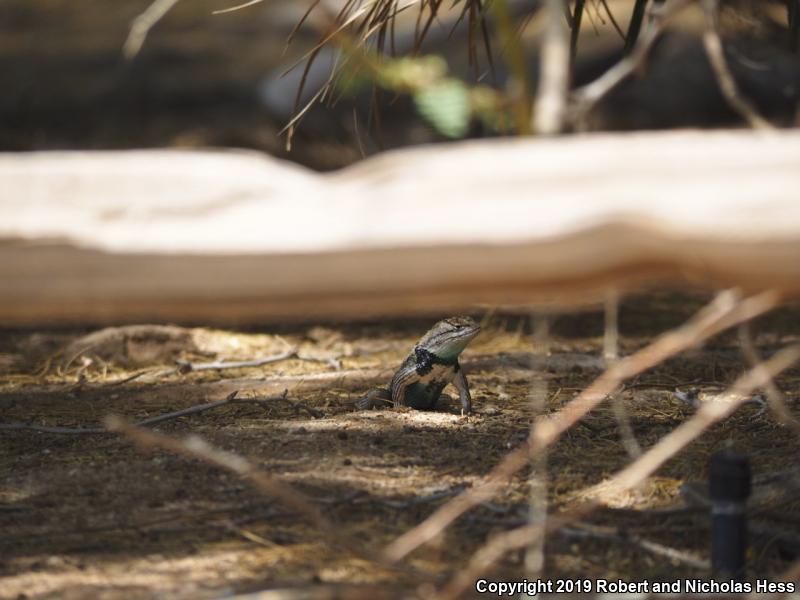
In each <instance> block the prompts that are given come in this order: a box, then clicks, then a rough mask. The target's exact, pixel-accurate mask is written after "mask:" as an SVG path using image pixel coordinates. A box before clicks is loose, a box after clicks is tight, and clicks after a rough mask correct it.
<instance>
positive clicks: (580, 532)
mask: <svg viewBox="0 0 800 600" xmlns="http://www.w3.org/2000/svg"><path fill="white" fill-rule="evenodd" d="M558 533H559V534H560V535H564V536H567V537H573V538H579V539H580V538H597V539H601V540H610V541H613V542H619V543H622V544H625V545H626V546H628V545H633V546H636V547H637V548H641V549H642V550H646V551H647V552H650V553H652V554H655V555H656V556H663V557H665V558H668V559H669V560H670V561H677V562H679V563H682V564H684V565H687V566H689V567H691V568H693V569H699V570H703V571H708V570H710V569H711V562H710V561H708V560H705V559H701V558H696V557H695V556H692V555H691V554H689V553H688V552H683V551H681V550H678V549H676V548H671V547H669V546H665V545H664V544H659V543H658V542H654V541H652V540H648V539H645V538H643V537H640V536H638V535H636V534H633V533H629V532H627V531H620V530H619V529H617V528H612V529H609V528H599V527H590V526H588V525H585V524H579V525H578V526H577V527H562V528H561V529H560V530H559V532H558Z"/></svg>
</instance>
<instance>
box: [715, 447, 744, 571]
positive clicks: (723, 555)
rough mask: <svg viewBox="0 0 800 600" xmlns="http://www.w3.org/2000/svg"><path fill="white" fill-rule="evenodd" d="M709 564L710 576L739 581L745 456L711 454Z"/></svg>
mask: <svg viewBox="0 0 800 600" xmlns="http://www.w3.org/2000/svg"><path fill="white" fill-rule="evenodd" d="M709 488H710V490H709V491H710V495H711V567H712V570H713V572H714V575H715V576H717V577H721V578H733V579H736V580H739V581H741V580H742V578H743V577H744V565H745V552H746V551H747V513H746V503H747V498H748V496H750V463H749V461H748V460H747V457H746V456H742V455H741V454H735V453H733V452H720V453H719V454H715V455H714V456H712V457H711V466H710V469H709Z"/></svg>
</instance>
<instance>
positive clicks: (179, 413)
mask: <svg viewBox="0 0 800 600" xmlns="http://www.w3.org/2000/svg"><path fill="white" fill-rule="evenodd" d="M287 393H288V390H284V391H283V393H282V394H280V395H278V396H270V397H269V398H246V399H245V398H237V394H238V392H231V393H230V394H228V396H227V397H226V398H225V399H224V400H217V401H216V402H207V403H205V404H197V405H195V406H190V407H189V408H183V409H181V410H176V411H173V412H168V413H164V414H162V415H156V416H155V417H149V418H147V419H143V420H141V421H137V422H136V423H135V424H134V426H135V427H145V426H147V425H155V424H156V423H163V422H164V421H171V420H173V419H178V418H180V417H186V416H188V415H196V414H199V413H201V412H205V411H207V410H212V409H214V408H219V407H221V406H227V405H228V404H234V403H257V404H261V403H264V402H268V401H270V400H286V401H287V402H291V401H290V400H289V399H288V398H287V397H286V395H287ZM291 404H292V405H293V406H298V405H299V404H300V403H294V402H291ZM300 408H304V409H305V410H307V411H309V412H311V414H312V416H315V417H317V418H319V417H320V416H322V414H321V413H320V412H319V411H313V409H310V408H309V407H307V406H305V405H303V406H300ZM314 413H316V414H314ZM0 431H39V432H41V433H60V434H65V435H81V434H94V435H97V434H104V433H108V429H107V428H106V427H47V426H44V425H28V424H27V423H0Z"/></svg>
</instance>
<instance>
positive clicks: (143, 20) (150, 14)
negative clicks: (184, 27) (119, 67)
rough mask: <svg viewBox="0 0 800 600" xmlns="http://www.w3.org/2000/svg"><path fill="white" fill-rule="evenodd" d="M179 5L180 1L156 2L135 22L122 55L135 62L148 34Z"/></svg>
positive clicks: (166, 0)
mask: <svg viewBox="0 0 800 600" xmlns="http://www.w3.org/2000/svg"><path fill="white" fill-rule="evenodd" d="M177 3H178V0H154V2H153V3H152V4H151V5H150V6H148V7H147V9H146V10H145V11H144V12H143V13H141V14H140V15H139V16H138V17H136V18H135V19H134V20H133V23H132V24H131V29H130V31H129V32H128V37H127V38H126V39H125V44H124V45H123V46H122V54H123V55H124V56H125V58H126V59H128V60H133V59H134V58H135V57H136V55H137V54H139V50H141V49H142V44H144V40H145V38H146V37H147V34H148V33H149V32H150V30H151V29H152V28H153V27H154V26H155V24H156V23H158V22H159V21H160V20H161V19H162V17H163V16H164V15H165V14H167V13H168V12H169V10H170V9H171V8H172V7H173V6H175V4H177Z"/></svg>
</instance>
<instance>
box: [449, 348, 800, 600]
mask: <svg viewBox="0 0 800 600" xmlns="http://www.w3.org/2000/svg"><path fill="white" fill-rule="evenodd" d="M798 360H800V345H795V346H791V347H789V348H786V349H784V350H781V351H780V352H778V353H777V354H775V356H773V357H772V358H771V359H770V360H768V361H766V362H764V363H762V364H760V365H758V366H757V367H756V368H754V369H751V370H750V371H748V372H747V373H745V374H744V375H742V376H741V377H740V378H739V379H737V380H736V382H734V384H733V385H732V386H731V387H730V389H729V390H728V392H726V393H725V394H724V395H723V398H722V399H720V401H719V402H715V403H709V404H707V405H704V406H703V408H701V409H700V410H699V411H698V412H697V414H695V416H694V417H692V418H691V419H690V420H689V421H686V422H685V423H684V424H683V425H681V426H680V427H678V428H677V429H675V430H674V431H673V432H672V433H670V434H668V435H666V436H665V437H664V438H662V439H661V441H660V442H658V443H657V444H656V445H655V446H654V447H653V448H651V449H650V450H648V451H647V452H646V453H645V454H644V455H642V457H641V458H639V459H638V460H637V461H635V462H634V463H633V464H631V465H629V466H628V467H626V468H625V469H623V470H622V471H620V472H618V473H617V474H616V475H614V476H612V477H611V478H609V479H607V480H606V481H605V482H603V483H601V484H599V485H596V486H593V487H592V488H590V489H589V490H588V492H587V494H586V495H587V496H589V497H592V496H594V498H592V499H591V500H590V501H588V502H584V503H582V504H580V505H577V506H575V507H574V508H571V509H567V510H566V511H562V512H560V513H557V514H555V515H552V516H550V517H549V521H548V526H547V528H546V529H547V532H546V533H551V532H554V531H558V530H560V529H561V528H562V527H564V526H566V525H568V524H569V523H574V522H575V521H576V520H578V519H580V518H583V517H585V516H586V515H588V514H589V513H591V512H592V511H594V510H595V509H597V508H599V507H600V506H602V497H608V495H609V494H611V493H613V494H616V493H619V492H622V491H626V490H629V489H631V488H633V487H634V486H636V485H638V484H639V483H641V482H642V481H644V479H645V478H647V477H648V476H650V475H651V474H652V473H653V472H654V471H655V470H656V469H657V468H658V467H660V466H661V465H662V464H663V463H664V462H665V461H666V460H667V459H669V458H670V457H671V456H673V455H674V454H676V453H677V452H678V451H679V450H681V449H682V448H683V447H685V446H686V445H687V444H689V443H690V442H691V441H693V440H694V439H695V438H697V436H699V435H700V434H701V433H702V432H703V431H705V430H706V429H707V428H708V427H710V426H711V425H713V424H714V423H716V422H718V421H720V420H721V419H724V418H726V417H728V416H730V415H731V414H732V413H733V412H734V411H735V410H736V408H738V407H739V406H740V405H741V404H743V403H744V401H745V400H746V399H747V398H748V397H749V396H750V394H751V393H752V392H753V390H755V389H757V388H759V387H762V386H764V385H765V383H766V382H768V381H769V380H770V379H771V378H772V377H774V376H776V375H778V374H779V373H780V372H782V371H784V370H785V369H788V368H789V367H791V366H792V365H793V364H794V363H795V362H797V361H798ZM538 534H541V528H540V527H537V526H534V525H530V524H528V525H523V526H522V527H518V528H517V529H512V530H511V531H507V532H504V533H502V534H500V535H498V536H496V537H495V538H493V539H491V540H490V541H489V542H487V543H486V544H485V545H484V546H483V547H481V548H480V549H478V551H477V552H475V554H473V556H472V559H471V560H470V562H469V564H468V565H467V567H466V568H465V569H463V570H461V571H460V572H459V573H458V575H456V576H455V577H453V579H452V580H451V581H450V582H449V583H448V584H447V585H446V586H445V588H444V589H443V590H442V592H441V594H440V595H439V599H440V600H445V599H446V600H450V599H454V598H457V597H459V596H460V595H461V594H462V593H463V592H464V591H466V590H467V589H468V588H469V586H470V585H473V583H474V581H475V580H476V579H478V578H479V577H480V576H481V574H482V573H484V572H485V571H486V570H488V569H490V568H491V567H492V566H493V565H494V564H496V563H497V562H498V561H499V560H500V559H501V558H502V557H503V556H505V554H507V553H508V552H511V551H513V550H517V549H519V548H523V547H525V546H526V545H528V544H530V543H531V537H532V536H534V535H538Z"/></svg>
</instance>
